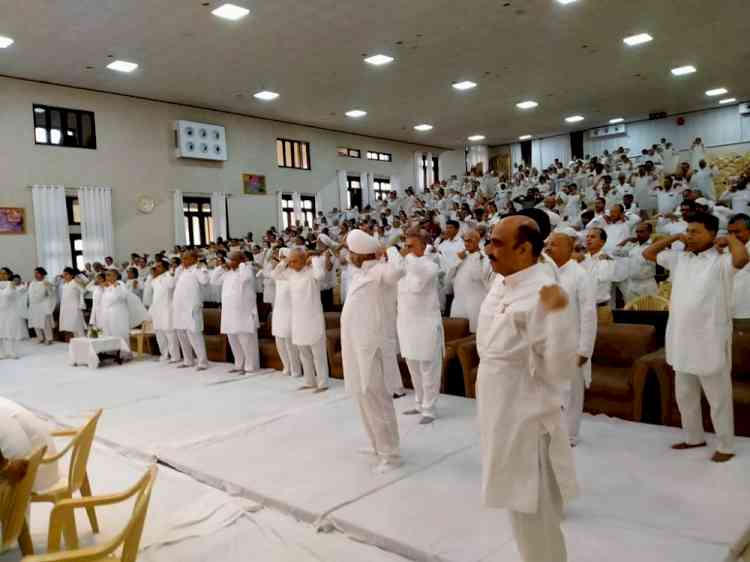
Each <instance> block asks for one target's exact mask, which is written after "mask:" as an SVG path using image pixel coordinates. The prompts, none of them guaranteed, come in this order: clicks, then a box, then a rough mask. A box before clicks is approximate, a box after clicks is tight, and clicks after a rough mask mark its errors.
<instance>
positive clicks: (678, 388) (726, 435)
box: [675, 367, 734, 454]
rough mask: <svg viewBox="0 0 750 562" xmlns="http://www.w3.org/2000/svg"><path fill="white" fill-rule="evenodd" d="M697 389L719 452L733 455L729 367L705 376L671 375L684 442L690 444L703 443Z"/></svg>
mask: <svg viewBox="0 0 750 562" xmlns="http://www.w3.org/2000/svg"><path fill="white" fill-rule="evenodd" d="M701 388H703V392H704V393H705V394H706V399H707V400H708V404H709V406H710V408H711V422H712V423H713V426H714V431H715V432H716V437H717V439H718V444H717V446H716V450H717V451H718V452H720V453H727V454H732V453H734V403H733V401H732V376H731V373H730V370H729V367H727V368H726V369H724V370H722V371H720V372H719V373H716V374H713V375H706V376H698V375H691V374H690V373H683V372H678V373H676V376H675V398H676V399H677V407H678V408H679V410H680V417H681V418H682V428H683V429H684V430H685V440H686V442H687V443H688V444H690V445H697V444H699V443H703V442H705V440H706V438H705V434H704V431H703V415H702V411H701Z"/></svg>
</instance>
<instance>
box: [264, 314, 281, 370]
mask: <svg viewBox="0 0 750 562" xmlns="http://www.w3.org/2000/svg"><path fill="white" fill-rule="evenodd" d="M258 351H259V352H260V366H261V367H262V368H263V369H276V370H277V371H283V370H284V364H283V363H282V362H281V356H280V355H279V351H278V349H276V339H275V338H274V337H273V334H272V333H271V316H270V315H269V316H268V318H267V319H266V321H265V322H262V323H261V325H260V327H259V328H258Z"/></svg>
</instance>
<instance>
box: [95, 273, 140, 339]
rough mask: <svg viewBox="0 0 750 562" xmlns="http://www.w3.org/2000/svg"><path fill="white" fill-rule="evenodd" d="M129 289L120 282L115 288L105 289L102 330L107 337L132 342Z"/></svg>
mask: <svg viewBox="0 0 750 562" xmlns="http://www.w3.org/2000/svg"><path fill="white" fill-rule="evenodd" d="M129 294H131V295H132V293H131V292H130V290H129V289H128V287H127V286H126V285H125V284H124V283H122V282H118V283H117V284H116V285H114V286H113V287H105V288H104V291H102V293H101V297H100V298H101V309H100V310H101V313H102V319H101V324H102V330H103V331H104V335H105V336H112V337H116V338H122V339H124V340H125V341H126V342H128V341H130V314H129V312H128V295H129Z"/></svg>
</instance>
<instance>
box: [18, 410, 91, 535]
mask: <svg viewBox="0 0 750 562" xmlns="http://www.w3.org/2000/svg"><path fill="white" fill-rule="evenodd" d="M101 415H102V411H101V410H97V411H96V413H95V414H94V416H93V417H92V418H91V419H90V420H89V421H87V422H86V424H85V425H84V426H83V427H81V428H80V429H77V430H76V429H72V430H64V431H56V432H53V433H52V435H53V436H55V437H72V439H71V440H70V442H69V443H68V444H67V445H66V446H65V448H63V450H62V451H60V452H59V453H57V454H56V455H54V456H52V457H49V458H46V459H43V460H42V464H46V463H51V462H55V461H58V460H60V459H61V458H62V457H63V456H65V455H66V454H67V453H68V452H69V451H70V467H69V468H68V477H67V478H62V479H61V480H60V481H59V482H57V483H56V484H53V485H52V486H51V487H50V488H47V489H46V490H42V491H40V492H38V493H32V495H31V501H32V502H51V503H53V504H55V505H57V504H59V503H60V502H61V501H63V500H69V499H71V498H72V497H73V494H75V493H76V492H79V493H80V494H81V497H83V498H86V497H90V496H91V484H90V482H89V476H88V472H87V466H88V462H89V454H90V453H91V445H92V444H93V442H94V435H95V433H96V425H97V423H98V422H99V417H100V416H101ZM86 514H87V515H88V518H89V522H90V523H91V530H92V531H93V532H94V533H98V532H99V523H98V522H97V520H96V512H95V511H94V508H93V506H92V507H86ZM64 532H65V542H66V544H67V545H68V548H69V549H76V548H78V531H77V530H76V521H75V517H73V513H72V512H70V518H69V519H68V520H67V521H66V525H65V527H64Z"/></svg>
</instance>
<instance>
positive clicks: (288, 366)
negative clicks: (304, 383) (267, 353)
mask: <svg viewBox="0 0 750 562" xmlns="http://www.w3.org/2000/svg"><path fill="white" fill-rule="evenodd" d="M276 350H277V351H278V352H279V357H280V358H281V364H282V365H283V366H284V374H285V375H290V376H292V377H301V376H302V366H301V365H300V361H299V350H298V349H297V347H296V346H295V345H293V344H292V338H282V337H280V336H276Z"/></svg>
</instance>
